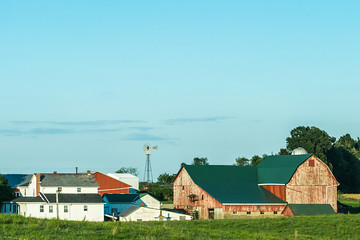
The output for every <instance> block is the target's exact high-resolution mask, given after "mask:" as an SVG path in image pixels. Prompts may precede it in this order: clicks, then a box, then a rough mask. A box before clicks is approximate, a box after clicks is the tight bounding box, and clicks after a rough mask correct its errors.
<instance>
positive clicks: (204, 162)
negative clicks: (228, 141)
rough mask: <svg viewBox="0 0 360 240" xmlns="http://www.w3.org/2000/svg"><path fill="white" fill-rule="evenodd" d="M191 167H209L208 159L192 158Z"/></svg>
mask: <svg viewBox="0 0 360 240" xmlns="http://www.w3.org/2000/svg"><path fill="white" fill-rule="evenodd" d="M191 165H209V162H208V159H207V158H206V157H205V158H198V157H196V158H194V160H193V161H192V163H191Z"/></svg>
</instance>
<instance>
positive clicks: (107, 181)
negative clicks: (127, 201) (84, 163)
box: [93, 172, 131, 196]
mask: <svg viewBox="0 0 360 240" xmlns="http://www.w3.org/2000/svg"><path fill="white" fill-rule="evenodd" d="M93 175H94V177H95V179H96V182H97V183H98V185H99V188H98V193H99V194H100V195H101V196H102V195H104V194H105V193H113V194H119V193H123V194H129V188H131V186H130V185H129V184H126V183H123V182H121V181H119V180H117V179H115V178H112V177H110V176H108V175H106V174H103V173H101V172H96V173H94V174H93Z"/></svg>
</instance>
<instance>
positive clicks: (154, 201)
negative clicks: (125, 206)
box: [140, 194, 161, 209]
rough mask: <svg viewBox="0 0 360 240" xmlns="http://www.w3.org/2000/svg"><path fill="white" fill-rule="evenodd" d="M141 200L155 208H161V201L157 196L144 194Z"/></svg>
mask: <svg viewBox="0 0 360 240" xmlns="http://www.w3.org/2000/svg"><path fill="white" fill-rule="evenodd" d="M140 199H141V201H143V202H144V203H145V205H146V206H147V207H149V208H155V209H160V205H161V203H160V201H159V200H157V199H156V198H154V197H152V196H151V195H149V194H146V195H145V196H143V197H142V198H140Z"/></svg>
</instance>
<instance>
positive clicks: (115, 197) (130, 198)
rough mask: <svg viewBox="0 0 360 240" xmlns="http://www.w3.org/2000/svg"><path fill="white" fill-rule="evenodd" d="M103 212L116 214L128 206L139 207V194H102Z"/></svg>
mask: <svg viewBox="0 0 360 240" xmlns="http://www.w3.org/2000/svg"><path fill="white" fill-rule="evenodd" d="M103 199H104V201H105V206H104V213H105V214H109V215H115V216H116V215H118V214H119V213H121V212H123V211H124V210H126V209H128V208H129V207H140V204H141V203H142V201H141V199H140V197H139V194H104V195H103Z"/></svg>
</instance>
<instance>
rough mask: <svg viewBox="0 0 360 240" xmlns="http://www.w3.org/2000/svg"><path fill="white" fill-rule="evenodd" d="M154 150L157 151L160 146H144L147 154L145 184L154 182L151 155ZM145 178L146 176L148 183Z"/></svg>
mask: <svg viewBox="0 0 360 240" xmlns="http://www.w3.org/2000/svg"><path fill="white" fill-rule="evenodd" d="M152 149H154V150H157V149H158V146H154V147H151V145H150V144H149V143H145V144H144V153H145V154H146V164H145V173H144V182H147V183H150V182H153V176H152V170H151V163H150V153H151V150H152ZM150 175H151V179H150ZM145 176H146V181H145Z"/></svg>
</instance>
